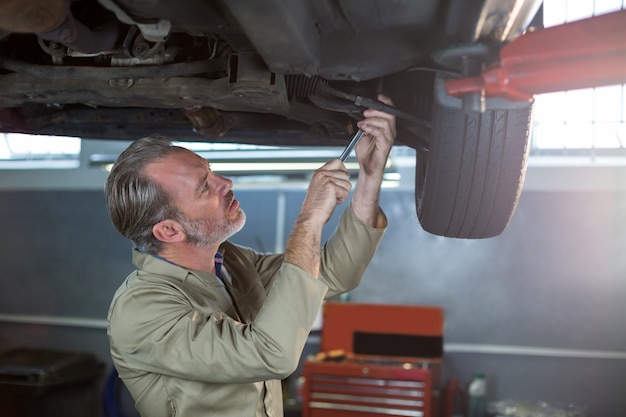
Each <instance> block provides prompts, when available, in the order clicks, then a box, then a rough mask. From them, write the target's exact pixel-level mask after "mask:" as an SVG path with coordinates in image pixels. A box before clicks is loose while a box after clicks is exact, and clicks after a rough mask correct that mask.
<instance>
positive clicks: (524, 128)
mask: <svg viewBox="0 0 626 417" xmlns="http://www.w3.org/2000/svg"><path fill="white" fill-rule="evenodd" d="M12 3H17V2H15V1H14V0H11V1H8V3H7V2H5V3H3V5H2V6H1V7H3V8H5V9H4V10H2V11H3V13H2V14H3V16H4V17H3V18H2V20H0V91H1V92H0V131H3V132H21V133H32V134H49V135H65V136H78V137H82V138H85V139H96V138H97V139H112V140H116V139H123V140H132V139H136V138H138V137H141V136H146V135H148V134H152V133H160V134H165V135H168V136H170V137H172V138H173V139H176V140H185V141H206V142H233V143H247V144H259V145H290V146H293V145H306V146H328V145H338V146H342V145H345V144H346V143H347V141H348V140H349V138H350V137H351V136H352V135H353V134H354V132H355V131H356V121H357V120H359V118H361V117H362V116H361V113H362V111H363V110H364V109H365V108H368V107H377V106H381V107H380V108H381V109H383V108H384V110H385V111H389V112H393V114H395V115H396V117H397V121H398V137H397V143H398V144H401V145H406V146H409V147H411V148H414V149H415V150H416V151H417V168H416V170H417V171H416V207H417V212H418V217H419V219H420V223H421V225H422V227H424V229H425V230H427V231H429V232H431V233H434V234H437V235H442V236H450V237H461V238H484V237H491V236H495V235H497V234H499V233H501V232H502V230H503V229H504V227H505V226H506V224H507V223H508V222H509V220H510V218H511V216H512V214H513V212H514V209H515V206H516V204H517V200H518V198H519V193H520V191H521V184H522V183H523V178H524V172H525V168H526V160H527V155H528V138H529V131H530V122H531V116H532V100H529V101H527V102H523V103H510V102H507V101H505V100H498V99H495V100H487V103H486V105H485V106H484V108H481V109H477V104H476V102H474V103H472V101H471V100H460V99H456V98H453V97H449V96H448V95H447V94H446V93H445V90H444V88H443V87H442V82H443V81H444V80H446V79H450V78H457V77H461V76H467V75H473V74H476V73H477V72H479V71H480V70H481V68H483V67H484V66H485V65H488V64H489V63H490V62H491V61H493V60H494V59H496V58H497V54H498V51H499V49H500V48H501V47H502V46H503V45H505V44H506V43H507V42H510V41H511V40H513V39H515V38H517V37H519V36H520V35H522V34H523V33H525V32H526V31H527V30H528V28H529V27H531V26H534V25H537V23H538V22H537V20H534V19H535V18H536V16H537V15H538V14H537V11H538V9H539V7H540V5H541V1H535V0H533V1H522V0H517V1H516V0H509V1H497V0H485V1H456V0H449V1H436V0H428V1H419V2H418V1H399V2H386V1H382V0H367V1H357V0H341V1H337V0H323V1H310V0H309V1H307V0H300V1H280V0H263V1H254V2H248V1H243V0H233V1H200V0H185V1H180V0H179V1H172V0H99V1H96V0H78V1H73V2H68V1H66V0H48V1H47V2H43V3H45V8H44V9H45V10H44V13H42V16H43V18H41V19H39V20H37V19H35V18H34V17H32V16H30V19H31V20H29V18H28V16H26V17H24V15H25V13H26V11H27V10H26V8H25V7H24V4H32V5H34V6H36V3H41V0H28V1H26V2H22V3H21V6H20V7H19V8H15V7H14V8H13V9H11V4H12ZM16 10H18V11H19V13H21V14H19V16H18V12H17V11H16ZM35 10H37V9H36V8H35ZM39 11H40V12H41V10H40V9H39ZM11 17H14V18H13V19H11ZM380 93H382V94H386V95H388V96H389V97H391V98H392V99H393V102H394V107H393V108H388V107H382V106H384V104H383V103H381V102H380V101H378V100H377V96H378V94H380ZM470 99H471V97H470ZM474 99H475V98H474Z"/></svg>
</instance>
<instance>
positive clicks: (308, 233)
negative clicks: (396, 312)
mask: <svg viewBox="0 0 626 417" xmlns="http://www.w3.org/2000/svg"><path fill="white" fill-rule="evenodd" d="M351 187H352V184H351V183H350V174H349V173H348V171H347V170H346V168H345V166H344V165H343V163H341V161H340V160H339V159H333V160H331V161H329V162H327V163H326V164H324V165H323V166H322V167H321V168H319V169H317V170H316V171H315V172H314V173H313V177H312V178H311V182H310V184H309V189H308V191H307V193H306V196H305V197H304V202H303V203H302V207H301V208H300V214H299V215H298V218H297V219H296V223H295V225H294V227H293V230H292V231H291V235H290V236H289V240H288V241H287V245H286V246H285V261H286V262H289V263H292V264H294V265H296V266H299V267H300V268H302V269H304V270H305V271H307V272H308V273H309V274H311V275H313V276H315V277H317V276H318V274H319V266H320V248H321V238H322V228H323V227H324V224H326V222H328V220H329V219H330V216H331V215H332V214H333V211H334V210H335V207H337V205H338V204H341V203H343V202H344V201H346V199H347V198H348V195H349V194H350V188H351Z"/></svg>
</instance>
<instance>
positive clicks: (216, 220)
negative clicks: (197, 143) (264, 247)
mask: <svg viewBox="0 0 626 417" xmlns="http://www.w3.org/2000/svg"><path fill="white" fill-rule="evenodd" d="M146 173H147V175H148V176H150V177H151V178H153V179H154V180H155V181H157V182H158V183H159V184H160V185H161V186H162V187H163V188H164V189H165V191H167V192H168V193H169V194H170V195H171V196H172V199H173V202H174V204H175V205H176V206H177V207H178V209H179V211H180V215H181V218H180V219H177V221H178V222H179V223H180V224H181V225H182V226H183V228H184V230H185V233H186V235H187V240H188V242H189V243H190V244H193V245H195V246H199V247H210V246H215V245H218V244H220V243H222V242H223V241H224V240H226V239H228V238H229V237H230V236H232V235H233V234H235V233H237V232H238V231H239V230H241V228H242V227H243V225H244V223H245V221H246V215H245V213H244V212H243V210H242V209H241V208H240V207H239V202H238V201H237V200H236V199H235V196H234V194H233V192H232V190H231V188H232V185H233V182H232V181H231V180H230V179H228V178H224V177H222V176H220V175H217V174H215V173H214V172H213V171H211V169H210V167H209V164H208V163H207V161H205V160H204V159H202V158H201V157H200V156H199V155H197V154H195V153H193V152H191V151H189V150H186V149H185V150H183V149H181V150H180V151H179V152H176V153H174V154H172V155H170V156H168V157H167V158H166V159H164V160H162V161H159V162H156V163H154V164H150V165H149V166H148V167H146Z"/></svg>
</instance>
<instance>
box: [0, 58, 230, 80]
mask: <svg viewBox="0 0 626 417" xmlns="http://www.w3.org/2000/svg"><path fill="white" fill-rule="evenodd" d="M226 63H227V61H226V59H222V58H220V59H210V60H204V61H193V62H179V63H175V64H167V65H158V66H157V65H155V66H138V67H117V68H111V67H83V66H55V65H35V64H31V63H28V62H24V61H20V60H17V59H13V58H7V57H3V56H0V67H2V68H4V69H7V70H9V71H13V72H17V73H20V74H26V75H31V76H33V77H38V78H66V79H68V78H69V79H72V78H74V79H76V78H78V79H87V80H118V79H137V78H169V77H180V76H188V75H194V74H203V73H208V72H215V71H222V70H225V69H226Z"/></svg>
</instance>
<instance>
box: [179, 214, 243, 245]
mask: <svg viewBox="0 0 626 417" xmlns="http://www.w3.org/2000/svg"><path fill="white" fill-rule="evenodd" d="M179 221H180V223H181V224H182V225H183V227H184V229H185V234H186V235H187V241H188V242H189V243H190V244H192V245H194V246H196V247H199V248H209V247H212V246H215V245H219V244H220V243H222V242H224V241H225V240H227V239H228V238H230V237H231V236H233V235H234V234H235V233H237V232H238V231H240V230H241V229H242V228H243V226H244V224H245V223H246V214H245V213H244V211H243V210H241V209H240V215H239V216H237V218H236V219H233V220H230V219H221V220H219V221H217V220H202V219H199V220H192V219H187V218H183V219H181V220H179Z"/></svg>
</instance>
